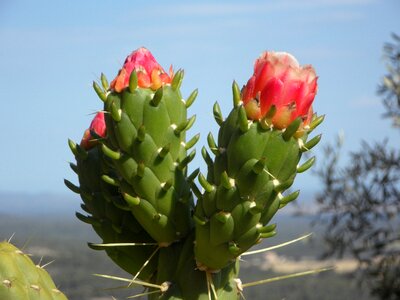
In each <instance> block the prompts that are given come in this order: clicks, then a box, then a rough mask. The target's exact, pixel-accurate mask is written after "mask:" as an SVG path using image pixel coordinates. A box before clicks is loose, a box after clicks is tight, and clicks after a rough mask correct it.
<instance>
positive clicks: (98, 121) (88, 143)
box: [80, 112, 106, 150]
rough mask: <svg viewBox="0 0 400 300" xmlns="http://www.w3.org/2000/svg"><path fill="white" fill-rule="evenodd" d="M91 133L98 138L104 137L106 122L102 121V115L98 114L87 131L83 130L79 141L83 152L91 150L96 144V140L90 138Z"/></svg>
mask: <svg viewBox="0 0 400 300" xmlns="http://www.w3.org/2000/svg"><path fill="white" fill-rule="evenodd" d="M91 132H94V133H95V134H96V135H98V136H100V137H105V136H106V122H105V120H104V113H103V112H98V113H97V114H96V116H95V117H94V119H93V120H92V122H91V123H90V127H89V129H86V130H85V133H84V134H83V137H82V140H81V144H80V145H81V147H82V148H83V149H85V150H89V149H90V148H93V147H94V146H95V145H96V144H97V140H96V138H94V137H92V134H91Z"/></svg>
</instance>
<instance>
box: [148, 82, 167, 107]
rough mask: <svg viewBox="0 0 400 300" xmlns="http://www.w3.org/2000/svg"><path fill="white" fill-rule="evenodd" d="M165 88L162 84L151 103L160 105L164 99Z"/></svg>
mask: <svg viewBox="0 0 400 300" xmlns="http://www.w3.org/2000/svg"><path fill="white" fill-rule="evenodd" d="M163 93H164V88H163V86H161V87H160V88H159V89H158V90H157V91H156V92H155V94H154V96H153V99H151V100H150V103H151V105H153V106H158V105H159V104H160V102H161V100H162V97H163Z"/></svg>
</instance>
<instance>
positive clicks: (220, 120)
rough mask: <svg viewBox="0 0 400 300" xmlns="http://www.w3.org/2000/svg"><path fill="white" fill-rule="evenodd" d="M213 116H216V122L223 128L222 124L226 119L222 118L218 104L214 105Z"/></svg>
mask: <svg viewBox="0 0 400 300" xmlns="http://www.w3.org/2000/svg"><path fill="white" fill-rule="evenodd" d="M213 114H214V119H215V122H217V124H218V125H219V126H221V125H222V123H223V122H224V117H223V116H222V113H221V107H220V106H219V104H218V102H215V103H214V106H213Z"/></svg>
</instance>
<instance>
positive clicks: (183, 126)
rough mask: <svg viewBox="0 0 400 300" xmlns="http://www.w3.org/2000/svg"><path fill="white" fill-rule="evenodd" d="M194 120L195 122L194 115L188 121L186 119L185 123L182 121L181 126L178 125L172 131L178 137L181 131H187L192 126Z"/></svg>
mask: <svg viewBox="0 0 400 300" xmlns="http://www.w3.org/2000/svg"><path fill="white" fill-rule="evenodd" d="M195 120H196V115H193V116H192V117H191V118H190V119H187V120H186V121H184V122H182V123H181V124H179V125H178V126H177V127H176V128H175V129H174V133H175V134H176V135H180V134H181V133H182V132H183V131H187V130H189V129H190V128H191V127H192V125H193V124H194V121H195Z"/></svg>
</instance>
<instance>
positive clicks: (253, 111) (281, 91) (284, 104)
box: [242, 52, 317, 129]
mask: <svg viewBox="0 0 400 300" xmlns="http://www.w3.org/2000/svg"><path fill="white" fill-rule="evenodd" d="M316 93H317V76H316V74H315V71H314V69H313V67H312V66H310V65H306V66H303V67H301V66H300V65H299V63H298V62H297V60H296V59H295V58H294V57H293V56H292V55H290V54H289V53H285V52H264V53H262V54H261V56H260V57H259V58H258V59H257V60H256V62H255V64H254V73H253V76H252V77H251V78H250V79H249V81H248V82H247V84H246V86H245V87H244V89H243V91H242V101H243V103H244V105H245V107H246V112H247V114H248V117H249V118H251V119H254V120H257V119H261V118H263V117H264V116H265V115H266V114H267V112H268V111H269V110H270V108H271V107H272V106H273V105H274V106H275V107H276V113H275V115H274V117H273V118H272V124H273V126H274V127H276V128H278V129H284V128H287V127H288V126H289V125H290V124H291V123H292V122H293V121H294V120H295V119H296V118H298V117H301V118H302V119H303V120H304V121H306V122H308V121H309V120H308V118H309V111H310V109H311V104H312V102H313V100H314V97H315V94H316Z"/></svg>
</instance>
